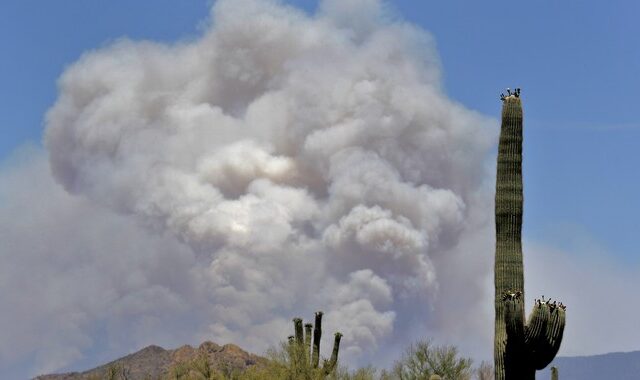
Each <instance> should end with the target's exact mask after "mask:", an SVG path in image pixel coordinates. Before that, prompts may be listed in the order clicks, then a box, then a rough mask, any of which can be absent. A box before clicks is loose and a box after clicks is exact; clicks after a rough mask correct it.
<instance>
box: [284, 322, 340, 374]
mask: <svg viewBox="0 0 640 380" xmlns="http://www.w3.org/2000/svg"><path fill="white" fill-rule="evenodd" d="M322 315H323V313H322V312H321V311H318V312H316V315H315V327H314V326H313V325H312V324H311V323H307V324H305V325H304V328H303V324H302V319H301V318H294V319H293V327H294V333H295V335H291V336H289V337H288V342H289V347H290V351H291V361H292V366H293V372H295V373H296V376H298V378H303V377H305V375H303V374H306V373H309V372H312V371H313V370H319V371H320V376H321V377H326V376H328V375H329V374H331V373H332V372H333V371H334V370H335V368H336V365H337V363H338V352H339V350H340V339H341V338H342V334H341V333H339V332H337V333H335V336H334V341H333V351H332V352H331V358H329V359H328V360H324V361H323V364H322V368H320V366H319V364H320V338H321V337H322ZM312 331H313V345H312Z"/></svg>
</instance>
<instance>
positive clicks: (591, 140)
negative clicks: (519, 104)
mask: <svg viewBox="0 0 640 380" xmlns="http://www.w3.org/2000/svg"><path fill="white" fill-rule="evenodd" d="M286 3H288V4H291V5H293V6H296V7H300V8H302V9H304V10H305V11H307V12H310V13H312V12H314V11H315V9H316V7H317V2H316V1H311V0H290V1H286ZM389 3H390V6H389V7H390V8H391V12H390V14H391V16H390V17H394V18H398V19H404V20H407V21H409V22H411V23H414V24H415V25H418V26H419V27H421V28H424V29H425V30H427V31H429V32H430V33H431V34H432V36H433V37H434V39H435V42H436V45H437V50H438V52H439V55H440V59H441V65H442V71H443V78H444V88H445V92H446V93H447V95H448V96H449V97H450V98H451V99H453V100H455V101H457V102H459V103H461V104H462V105H464V106H465V107H467V108H470V109H472V110H476V111H478V112H480V113H482V114H484V115H488V116H490V117H493V118H496V120H497V118H498V117H499V112H500V106H501V104H500V101H499V99H498V95H499V93H500V92H501V91H503V89H504V88H505V87H521V88H522V89H523V90H522V91H523V98H524V104H525V115H526V116H525V117H526V119H525V120H526V121H525V147H524V150H525V158H524V160H525V161H524V171H525V172H524V176H525V226H524V235H525V238H526V240H527V241H529V242H531V243H530V245H531V246H535V247H544V249H547V250H549V251H553V250H563V251H565V252H567V253H568V257H569V258H572V259H575V260H580V258H581V254H582V252H585V251H586V252H589V253H590V254H594V252H595V254H596V255H600V256H602V257H605V258H606V259H604V260H605V261H606V265H608V266H613V267H619V268H625V270H627V271H630V272H631V273H632V274H633V276H635V274H634V273H637V269H638V267H639V266H640V257H639V256H638V254H637V244H636V236H637V233H638V222H637V219H638V215H640V201H639V200H638V194H640V176H638V175H637V167H638V164H640V150H638V149H637V147H638V142H640V116H638V113H637V107H638V106H637V98H638V97H637V93H636V91H637V89H638V88H640V75H638V72H639V71H640V45H639V44H638V41H637V37H636V36H638V35H640V24H639V23H638V22H637V15H638V14H640V3H638V2H637V1H632V0H624V1H623V0H613V1H610V2H590V3H588V2H585V1H578V0H566V1H553V0H545V1H536V2H526V3H524V2H517V1H512V2H472V1H461V0H449V1H415V0H396V1H393V2H389ZM210 6H211V1H204V0H201V1H195V0H187V1H169V0H154V1H146V0H145V1H135V2H131V1H125V0H113V1H109V2H100V3H99V2H87V1H71V0H62V1H56V2H43V1H34V0H6V1H2V2H0V51H1V52H2V57H3V59H1V60H0V83H2V86H3V89H2V91H0V104H2V107H0V128H1V130H2V132H3V133H2V135H1V137H0V163H1V164H0V168H3V167H5V166H10V165H12V161H11V159H10V158H11V157H12V155H13V154H14V152H16V150H18V149H20V148H21V147H23V146H24V145H29V144H35V145H41V139H42V133H43V128H44V126H43V118H44V114H45V112H46V111H47V109H49V107H51V106H52V105H53V103H54V102H55V99H56V96H57V89H56V80H57V78H58V77H59V75H60V74H61V73H62V72H63V70H64V69H65V67H67V66H68V65H70V64H71V63H73V62H75V61H76V60H77V59H78V58H79V57H80V56H81V55H82V54H83V53H84V52H87V51H90V50H95V49H99V48H101V47H104V46H106V45H108V44H110V43H112V42H113V41H115V40H117V39H119V38H121V37H127V38H130V39H133V40H145V39H146V40H152V41H158V42H174V41H180V40H192V39H196V38H197V37H198V36H200V34H201V31H202V29H203V28H204V23H205V22H206V21H207V18H208V15H209V8H210ZM525 254H526V253H525ZM601 259H602V258H601V257H600V258H597V259H594V261H595V262H600V261H599V260H601ZM585 268H593V267H589V266H588V265H587V266H585ZM615 272H616V271H615V270H614V271H613V272H612V273H615ZM636 277H637V276H636ZM540 281H541V280H539V279H538V280H537V282H538V283H539V282H540ZM536 285H537V283H536ZM556 293H562V292H561V291H557V292H556ZM97 335H100V334H97ZM99 339H100V338H98V340H99ZM625 348H627V347H626V346H625ZM636 349H640V346H638V347H636ZM87 355H88V357H89V358H88V359H86V362H85V364H87V365H88V364H90V363H93V362H95V361H96V360H97V359H95V358H96V357H97V354H96V356H91V355H93V354H91V353H87ZM103 356H104V354H103ZM21 360H22V361H21V362H16V363H14V364H13V365H12V366H11V373H13V374H24V373H26V372H27V370H26V369H25V368H29V367H30V366H31V365H32V363H31V362H30V360H31V359H29V358H23V359H21Z"/></svg>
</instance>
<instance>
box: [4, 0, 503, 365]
mask: <svg viewBox="0 0 640 380" xmlns="http://www.w3.org/2000/svg"><path fill="white" fill-rule="evenodd" d="M319 9H320V10H319V11H318V13H317V14H316V15H313V16H309V15H306V14H304V13H302V12H300V11H298V10H296V9H294V8H291V7H287V6H284V5H282V4H280V3H278V2H276V1H269V0H219V1H217V2H216V3H215V5H214V6H213V9H212V21H211V23H210V26H209V27H208V28H207V30H206V32H205V33H204V34H203V35H202V37H200V38H198V39H196V40H193V41H188V42H182V43H177V44H173V45H166V44H157V43H153V42H147V41H143V42H137V41H130V40H121V41H118V42H116V43H114V44H113V45H112V46H109V47H106V48H102V49H99V50H96V51H93V52H89V53H87V54H85V55H84V56H83V57H82V58H81V59H79V60H78V61H77V62H76V63H75V64H73V65H72V66H71V67H69V68H68V70H66V71H65V73H64V74H63V75H62V77H61V78H60V81H59V89H60V93H59V97H58V100H57V101H56V103H55V105H54V106H53V107H52V108H51V110H50V111H49V113H48V115H47V119H46V120H47V122H46V124H47V128H46V134H45V145H46V149H47V150H48V153H49V161H50V167H51V169H52V172H53V175H54V177H55V180H56V181H57V182H58V183H60V184H62V186H63V187H64V189H65V190H66V191H67V192H68V193H70V194H73V195H74V196H73V197H70V196H69V195H67V194H59V193H58V192H59V190H55V191H54V190H51V192H52V193H54V194H56V195H55V196H56V197H60V198H62V199H64V202H66V203H62V204H63V205H64V204H70V205H71V206H69V207H68V208H65V207H66V206H60V207H62V208H63V209H62V212H63V214H64V212H67V211H68V209H71V210H75V209H76V208H80V209H81V210H84V209H88V210H90V211H87V214H86V215H85V214H83V213H82V212H80V211H78V214H77V215H76V214H73V215H69V216H67V217H64V218H62V217H56V219H59V220H61V221H63V222H64V223H67V226H72V227H77V228H78V232H77V233H71V232H69V231H67V232H65V233H66V234H69V236H67V238H66V239H63V241H64V244H62V242H61V243H59V244H55V245H54V247H55V248H56V250H55V251H49V252H47V253H46V255H47V260H49V261H50V262H52V263H55V265H56V268H57V267H60V268H59V269H55V270H54V269H52V268H49V269H47V271H48V272H47V273H49V274H48V275H51V276H52V277H51V278H49V279H47V278H44V279H42V280H41V281H42V282H41V283H42V284H49V282H51V283H53V284H59V283H60V282H61V281H62V279H64V282H65V283H66V282H68V286H70V287H74V286H79V284H90V286H85V285H82V287H81V289H73V291H72V296H71V297H70V298H69V299H68V301H65V302H68V303H64V304H59V305H58V306H56V308H54V309H52V310H50V309H46V308H45V310H43V313H53V312H55V310H57V308H63V307H66V308H67V309H70V310H76V311H77V312H76V313H75V314H74V317H73V318H70V319H65V320H66V321H67V322H66V323H67V324H68V325H69V329H70V331H71V332H72V333H73V334H76V335H77V339H75V340H72V341H69V340H66V341H64V342H63V343H60V344H65V345H66V347H71V348H72V349H73V350H72V352H69V353H67V354H65V355H64V357H61V358H57V359H56V360H53V361H51V363H49V362H47V363H45V364H42V365H41V366H40V367H39V368H41V369H46V370H51V369H56V368H60V367H62V366H64V365H68V364H69V363H73V362H74V361H76V360H78V358H80V357H82V355H83V352H85V351H86V350H87V349H89V348H90V347H92V345H93V344H95V342H94V341H93V340H92V339H91V337H92V336H95V333H94V332H92V331H94V330H93V329H95V325H96V323H98V322H97V321H98V320H99V321H101V322H100V323H103V324H105V325H106V327H105V329H106V330H107V331H109V332H110V334H116V335H117V333H116V331H119V330H123V331H139V333H138V334H139V335H140V336H139V337H129V338H126V337H125V336H126V334H124V333H123V337H122V338H121V339H123V341H122V342H126V343H121V344H122V345H127V344H128V345H129V346H127V347H132V348H133V346H134V345H135V344H140V343H142V342H145V343H161V342H158V339H156V340H155V341H154V340H153V336H154V333H156V334H157V335H156V336H162V337H166V339H164V342H167V344H173V343H175V342H178V343H184V340H186V339H188V340H191V341H196V340H204V339H212V340H214V341H218V342H221V343H224V342H234V343H236V344H239V345H241V346H243V347H244V348H247V349H250V350H254V351H257V352H261V351H262V350H264V349H265V348H267V347H268V346H270V345H273V344H275V343H276V342H278V341H279V340H281V339H283V338H284V337H286V336H287V335H288V334H289V333H290V330H291V326H290V325H291V323H290V319H291V317H293V316H303V317H305V318H311V317H312V316H313V311H315V310H317V309H322V310H324V311H325V312H326V313H327V314H326V328H325V331H327V332H332V331H337V330H340V331H341V332H343V333H344V335H345V337H344V341H343V342H344V351H343V352H344V353H345V356H344V357H345V358H348V359H349V360H366V359H367V358H371V357H375V356H376V355H379V353H380V352H382V351H385V352H388V349H389V347H393V345H394V344H396V343H398V342H403V344H406V343H407V342H408V341H410V340H412V339H414V338H416V337H417V336H427V335H432V336H436V337H437V336H443V337H447V338H446V342H447V343H455V344H458V345H460V346H461V347H462V348H463V350H466V351H467V352H474V353H480V352H481V353H483V354H484V353H486V347H490V344H491V343H490V341H491V340H490V339H491V338H490V337H491V331H489V330H490V327H491V324H490V322H489V321H490V318H491V308H487V306H486V302H485V301H486V300H487V299H491V298H490V297H491V296H490V294H488V293H489V292H490V291H491V287H490V285H489V286H487V285H488V284H489V282H488V279H489V275H490V267H491V265H490V263H491V261H492V240H491V239H492V236H491V230H492V224H491V217H490V215H491V209H492V200H491V195H492V187H493V180H492V179H491V178H492V174H491V170H490V168H491V164H492V163H491V161H490V160H489V159H490V158H491V153H490V149H491V147H492V146H493V144H494V142H495V132H496V130H495V122H494V121H492V120H490V119H487V118H485V117H483V116H481V115H479V114H477V113H475V112H473V111H470V110H467V109H465V108H464V107H462V106H461V105H459V104H457V103H456V102H454V101H452V100H450V99H448V98H447V96H446V95H445V94H444V93H443V90H442V88H441V82H440V67H439V62H438V57H437V54H436V51H435V48H434V43H433V41H432V39H431V37H430V36H429V35H428V34H427V33H426V32H424V31H422V30H420V29H418V28H416V27H414V26H412V25H410V24H407V23H405V22H401V21H397V20H396V21H389V20H392V19H391V18H390V17H387V13H386V11H385V9H384V4H382V3H381V2H380V1H377V0H350V1H345V0H325V1H323V2H322V3H321V5H320V7H319ZM43 175H44V174H43ZM43 188H45V189H49V188H54V186H53V185H49V184H48V185H46V186H45V187H43ZM33 191H38V189H34V190H33ZM48 196H49V195H46V196H45V199H47V198H46V197H48ZM51 196H53V195H51ZM50 201H51V200H50ZM56 202H57V201H56ZM79 205H80V206H79ZM50 207H53V206H52V205H51V204H47V206H46V207H45V209H46V210H47V212H56V211H55V210H48V208H50ZM109 210H111V211H109ZM47 218H53V216H50V215H49V216H47ZM96 218H100V219H101V220H100V221H95V220H93V219H96ZM87 219H90V220H93V221H91V222H86V220H87ZM102 219H105V220H102ZM43 223H44V224H45V225H46V226H49V225H50V224H51V223H53V221H52V220H47V221H46V223H45V222H43ZM72 227H63V226H60V227H59V228H62V229H65V231H66V230H67V229H68V228H72ZM34 228H37V227H34ZM43 228H45V227H43ZM87 231H89V232H87ZM87 233H88V234H89V235H88V236H84V237H83V236H81V234H87ZM54 234H55V233H54ZM65 236H66V235H65ZM56 239H61V238H59V237H58V238H56ZM76 239H78V240H79V241H75V240H76ZM85 240H87V241H85ZM83 242H84V243H83ZM65 244H68V245H69V247H67V246H65ZM103 244H104V246H102V245H103ZM73 246H78V247H79V250H78V251H74V250H73ZM98 246H100V247H98ZM86 247H94V249H93V251H92V252H89V253H87V252H83V251H82V250H83V249H85V248H86ZM42 254H43V255H44V253H42ZM34 257H37V255H36V254H34ZM65 258H66V259H65ZM16 265H17V264H16ZM64 268H71V269H64ZM83 270H86V271H87V273H83V272H82V271H83ZM101 281H104V282H106V283H107V284H103V283H102V282H101ZM51 289H52V290H51V291H52V292H53V291H54V290H53V289H54V288H51ZM58 290H59V291H60V292H62V293H64V288H63V289H58ZM34 297H35V299H38V300H42V299H43V298H44V299H48V298H46V297H45V296H43V295H40V296H38V295H35V294H34ZM56 302H57V301H56ZM60 302H61V301H60ZM107 305H111V306H107ZM115 305H117V306H115ZM114 308H115V309H114ZM116 310H117V311H116ZM118 313H119V314H118ZM118 315H120V316H125V317H126V318H125V317H123V318H120V319H119V318H118ZM132 315H135V316H138V317H139V318H138V317H136V318H134V317H132ZM127 318H128V319H127ZM117 321H120V322H117ZM126 321H132V322H126ZM140 321H142V322H140ZM167 321H172V322H171V323H173V326H176V325H178V324H179V322H180V321H183V322H184V324H183V325H182V327H181V328H182V329H183V330H185V329H186V330H187V332H183V333H177V332H176V333H172V332H168V331H167V330H168V328H167V326H168V325H171V324H169V322H167ZM185 321H188V322H185ZM34 323H35V322H34ZM38 323H39V322H38ZM43 328H44V327H43ZM70 334H71V333H70ZM163 334H164V335H163ZM134 335H135V334H134ZM56 339H57V340H60V336H55V337H52V338H51V341H52V342H53V341H54V340H56ZM110 339H111V340H113V341H118V340H117V339H116V338H114V337H111V336H110V337H108V338H107V340H110ZM127 339H129V340H127ZM162 339H163V338H160V339H159V340H162ZM181 339H182V340H183V341H182V342H179V340H181ZM1 341H2V342H7V340H6V339H2V340H1ZM327 342H329V340H327ZM1 344H2V345H3V346H2V347H0V352H5V354H6V352H8V349H9V348H8V347H9V346H6V345H4V343H1ZM52 344H53V343H52ZM113 344H114V345H116V343H113ZM398 344H399V343H398ZM382 345H385V346H382ZM327 346H330V344H325V349H330V347H327ZM483 346H485V347H483ZM28 347H29V345H28V344H26V346H25V350H26V351H28V350H29V348H28ZM26 351H25V352H26ZM50 351H53V350H50ZM47 352H49V351H46V350H44V351H42V355H43V357H46V353H47ZM6 355H8V354H6Z"/></svg>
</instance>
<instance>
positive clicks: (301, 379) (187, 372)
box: [112, 322, 493, 380]
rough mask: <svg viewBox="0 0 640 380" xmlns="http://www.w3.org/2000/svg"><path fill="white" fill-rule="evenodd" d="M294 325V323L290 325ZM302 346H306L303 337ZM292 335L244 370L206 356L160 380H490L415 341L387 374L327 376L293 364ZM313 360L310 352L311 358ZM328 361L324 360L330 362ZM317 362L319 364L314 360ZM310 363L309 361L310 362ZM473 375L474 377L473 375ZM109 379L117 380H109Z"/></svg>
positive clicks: (337, 371)
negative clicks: (214, 364) (218, 365)
mask: <svg viewBox="0 0 640 380" xmlns="http://www.w3.org/2000/svg"><path fill="white" fill-rule="evenodd" d="M294 324H296V326H297V322H294ZM302 341H303V344H305V345H306V347H309V345H308V343H306V340H305V339H304V338H303V340H302ZM295 342H296V337H295V335H294V336H292V337H291V339H290V340H289V341H287V342H283V343H281V344H280V346H279V347H278V348H272V349H270V350H269V351H267V355H266V356H267V360H265V361H264V362H260V363H259V364H257V365H253V366H251V367H249V368H247V369H246V370H245V371H242V372H241V371H237V370H236V371H222V370H216V369H212V368H211V366H210V364H209V363H208V362H207V360H206V356H204V355H201V356H199V357H198V358H196V359H194V360H192V361H190V362H187V363H179V364H178V365H176V366H174V367H173V368H172V369H171V371H170V373H169V375H168V376H167V377H166V378H165V379H163V380H308V379H311V380H316V379H326V380H436V379H441V380H450V379H451V380H471V379H478V380H489V379H493V367H492V366H491V365H489V364H488V363H486V362H483V363H481V365H480V367H478V368H477V369H475V370H474V369H473V368H472V361H471V359H469V358H463V357H460V356H459V354H458V350H457V349H456V348H455V347H453V346H436V345H433V344H432V343H431V342H430V341H428V340H425V341H419V342H416V343H415V344H412V345H411V346H409V348H407V350H406V351H405V352H404V354H403V355H402V357H401V358H400V359H399V360H397V361H396V362H395V364H394V366H393V368H392V369H391V370H390V371H387V370H378V369H376V368H374V367H372V366H369V367H364V368H359V369H356V370H349V369H348V368H346V367H340V366H336V367H335V368H334V369H333V370H332V371H331V372H330V373H329V374H326V373H325V369H324V367H322V366H318V367H316V368H314V367H313V366H312V365H308V366H306V365H303V366H299V365H298V364H296V363H297V362H298V360H300V358H301V357H304V353H305V352H308V351H307V350H306V348H305V349H304V350H302V352H301V350H299V349H298V347H299V346H298V345H296V344H295ZM311 358H313V353H312V355H311ZM330 361H331V360H325V362H330ZM318 362H319V361H318ZM311 364H313V360H312V361H311ZM473 374H475V376H473ZM112 380H121V378H118V377H116V378H113V379H112Z"/></svg>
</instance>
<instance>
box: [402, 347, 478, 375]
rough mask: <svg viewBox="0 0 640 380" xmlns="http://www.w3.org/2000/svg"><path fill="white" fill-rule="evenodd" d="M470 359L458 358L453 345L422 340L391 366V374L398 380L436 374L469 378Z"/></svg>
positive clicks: (470, 372) (456, 350)
mask: <svg viewBox="0 0 640 380" xmlns="http://www.w3.org/2000/svg"><path fill="white" fill-rule="evenodd" d="M471 364H472V360H471V359H469V358H460V357H459V355H458V349H457V348H456V347H453V346H433V345H432V344H431V342H430V341H428V340H424V341H420V342H417V343H415V344H412V345H411V346H409V348H408V349H407V350H406V351H405V353H404V355H403V356H402V358H401V359H400V360H398V361H397V362H396V363H395V365H394V366H393V371H392V375H393V378H394V379H399V380H422V379H425V380H426V379H429V378H430V377H432V376H434V375H436V376H440V377H442V378H444V379H457V380H469V379H471V375H472V373H473V371H472V369H471Z"/></svg>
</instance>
